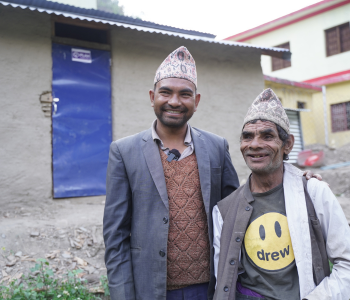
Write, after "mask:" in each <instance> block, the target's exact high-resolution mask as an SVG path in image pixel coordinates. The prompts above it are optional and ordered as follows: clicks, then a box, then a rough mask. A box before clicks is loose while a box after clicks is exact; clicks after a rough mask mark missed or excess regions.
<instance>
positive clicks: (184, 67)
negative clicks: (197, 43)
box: [154, 46, 197, 88]
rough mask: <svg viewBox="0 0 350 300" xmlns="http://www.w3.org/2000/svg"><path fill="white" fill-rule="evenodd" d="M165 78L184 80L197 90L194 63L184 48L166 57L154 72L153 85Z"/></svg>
mask: <svg viewBox="0 0 350 300" xmlns="http://www.w3.org/2000/svg"><path fill="white" fill-rule="evenodd" d="M165 78H180V79H186V80H189V81H191V82H192V83H193V84H194V85H195V86H196V88H197V70H196V62H195V61H194V59H193V57H192V55H191V53H190V52H189V51H188V50H187V48H186V47H184V46H181V47H179V48H177V49H176V50H174V51H173V52H171V53H170V54H169V55H168V57H167V58H166V59H165V60H164V61H163V62H162V64H161V65H160V66H159V68H158V70H157V72H156V76H155V77H154V84H156V83H157V82H158V81H161V80H162V79H165Z"/></svg>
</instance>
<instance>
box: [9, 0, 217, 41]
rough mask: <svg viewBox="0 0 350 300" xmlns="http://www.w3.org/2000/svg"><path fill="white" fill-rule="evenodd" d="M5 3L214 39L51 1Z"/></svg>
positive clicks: (190, 31) (208, 34)
mask: <svg viewBox="0 0 350 300" xmlns="http://www.w3.org/2000/svg"><path fill="white" fill-rule="evenodd" d="M5 2H8V3H13V4H20V5H25V6H31V7H37V8H42V9H50V10H53V11H56V12H58V11H60V12H67V13H74V14H76V15H81V16H85V17H92V18H98V19H101V20H102V19H103V20H108V21H115V22H121V23H125V24H130V25H138V26H143V27H148V28H154V29H161V30H166V31H172V32H178V33H184V34H189V35H196V36H203V37H208V38H215V35H214V34H210V33H204V32H199V31H194V30H186V29H181V28H176V27H171V26H166V25H161V24H156V23H152V22H148V21H143V20H141V19H135V18H131V17H127V16H122V15H118V14H113V13H109V12H105V11H101V10H96V9H87V8H80V7H76V6H72V5H67V4H62V3H57V2H53V1H47V0H7V1H5Z"/></svg>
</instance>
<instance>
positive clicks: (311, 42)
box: [245, 4, 350, 81]
mask: <svg viewBox="0 0 350 300" xmlns="http://www.w3.org/2000/svg"><path fill="white" fill-rule="evenodd" d="M349 16H350V4H346V5H343V6H341V7H338V8H335V9H333V10H330V11H327V12H324V13H322V14H319V15H316V16H313V17H311V18H308V19H305V20H302V21H300V22H297V23H294V24H291V25H288V26H286V27H282V28H280V29H277V30H274V31H271V32H268V33H266V34H264V35H260V36H258V37H255V38H252V39H250V40H247V41H245V42H248V43H252V44H256V45H261V46H269V47H271V46H276V45H280V44H283V43H286V42H289V43H290V50H291V52H292V59H291V61H292V66H291V67H289V68H285V69H281V70H277V71H272V70H271V57H269V56H262V60H261V64H262V68H263V73H264V74H266V75H270V76H274V77H278V78H284V79H289V80H294V81H304V80H308V79H313V78H316V77H321V76H325V75H329V74H334V73H337V72H341V71H346V70H349V69H350V51H347V52H343V53H340V54H336V55H333V56H329V57H327V56H326V43H325V33H324V30H326V29H329V28H332V27H334V26H337V25H340V24H344V23H346V22H349Z"/></svg>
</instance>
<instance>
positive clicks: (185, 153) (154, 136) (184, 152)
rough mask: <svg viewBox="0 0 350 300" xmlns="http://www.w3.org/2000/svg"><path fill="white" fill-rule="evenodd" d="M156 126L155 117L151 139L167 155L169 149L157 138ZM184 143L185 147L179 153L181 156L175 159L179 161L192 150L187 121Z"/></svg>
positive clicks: (192, 145) (189, 127)
mask: <svg viewBox="0 0 350 300" xmlns="http://www.w3.org/2000/svg"><path fill="white" fill-rule="evenodd" d="M156 126H157V119H156V120H154V121H153V123H152V138H153V140H156V141H157V142H158V145H159V147H160V149H161V150H162V151H164V153H165V154H166V155H169V151H170V149H169V148H166V147H165V146H164V144H163V142H162V140H161V139H160V138H159V135H158V134H157V131H156ZM184 144H185V146H187V148H186V149H185V150H184V151H183V152H182V153H181V156H180V158H179V159H178V160H177V161H180V160H182V159H184V158H186V157H187V156H190V155H191V154H192V153H193V152H194V144H193V140H192V135H191V126H190V124H188V123H187V132H186V136H185V140H184Z"/></svg>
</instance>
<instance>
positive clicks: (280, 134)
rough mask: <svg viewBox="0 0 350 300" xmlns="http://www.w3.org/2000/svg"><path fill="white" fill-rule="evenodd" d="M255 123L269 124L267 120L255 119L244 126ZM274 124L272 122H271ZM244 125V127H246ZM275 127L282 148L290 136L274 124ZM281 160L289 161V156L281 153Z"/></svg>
mask: <svg viewBox="0 0 350 300" xmlns="http://www.w3.org/2000/svg"><path fill="white" fill-rule="evenodd" d="M257 121H261V122H271V121H269V120H264V119H255V120H252V121H249V122H247V123H246V124H255V123H256V122H257ZM272 123H274V122H272ZM246 124H244V125H246ZM274 124H275V125H276V128H277V132H278V137H279V138H280V140H281V141H282V146H284V145H285V144H286V143H287V141H288V140H289V138H290V134H288V133H287V132H286V131H285V130H284V129H283V128H282V127H281V126H280V125H278V124H276V123H274ZM283 160H289V156H288V154H285V153H283Z"/></svg>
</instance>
